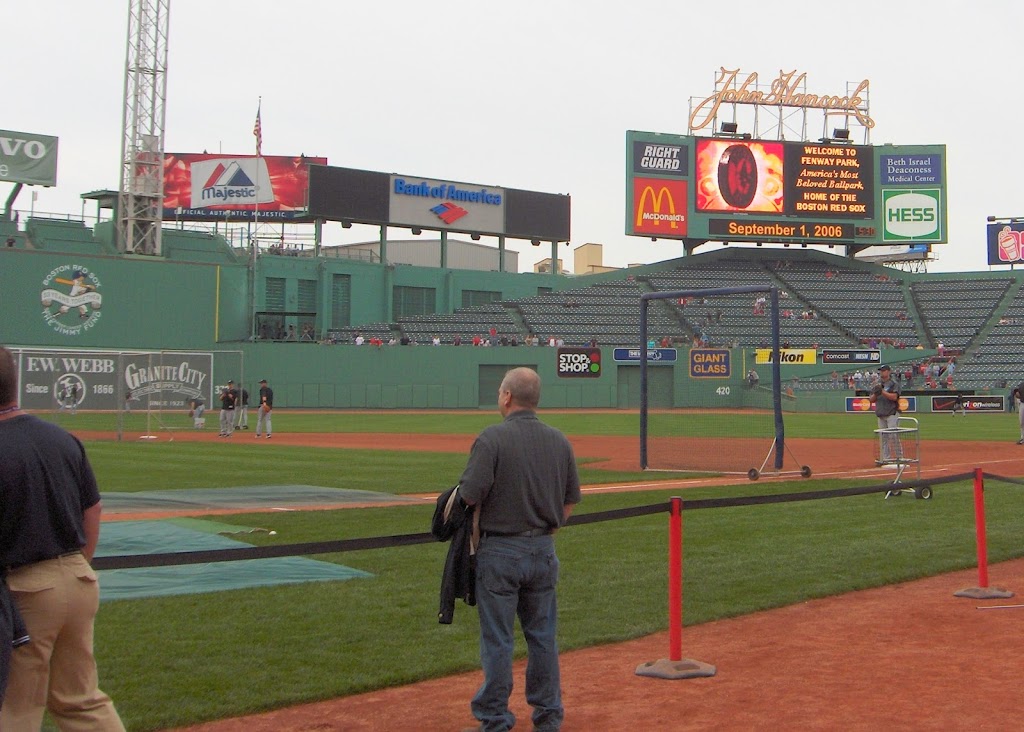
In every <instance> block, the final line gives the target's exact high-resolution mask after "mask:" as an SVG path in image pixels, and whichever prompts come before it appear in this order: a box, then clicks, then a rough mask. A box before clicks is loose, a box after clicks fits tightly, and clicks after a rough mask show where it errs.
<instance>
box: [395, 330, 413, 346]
mask: <svg viewBox="0 0 1024 732" xmlns="http://www.w3.org/2000/svg"><path fill="white" fill-rule="evenodd" d="M398 343H399V344H400V345H403V346H408V345H409V344H410V343H412V339H410V338H409V336H408V335H407V334H405V333H403V334H402V337H401V338H399V339H398Z"/></svg>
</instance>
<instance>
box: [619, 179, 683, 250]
mask: <svg viewBox="0 0 1024 732" xmlns="http://www.w3.org/2000/svg"><path fill="white" fill-rule="evenodd" d="M686 194H687V181H685V180H666V179H664V178H633V216H632V224H633V231H632V232H631V233H634V234H650V235H652V236H663V237H665V238H666V239H668V238H677V237H684V236H686Z"/></svg>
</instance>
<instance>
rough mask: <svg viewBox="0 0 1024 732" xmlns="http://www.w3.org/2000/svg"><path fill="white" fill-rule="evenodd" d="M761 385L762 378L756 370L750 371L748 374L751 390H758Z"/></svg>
mask: <svg viewBox="0 0 1024 732" xmlns="http://www.w3.org/2000/svg"><path fill="white" fill-rule="evenodd" d="M760 383H761V377H760V376H759V375H758V373H757V372H756V371H754V369H750V370H749V371H748V372H747V386H748V387H749V388H751V389H756V388H757V385H758V384H760Z"/></svg>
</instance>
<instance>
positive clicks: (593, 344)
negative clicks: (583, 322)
mask: <svg viewBox="0 0 1024 732" xmlns="http://www.w3.org/2000/svg"><path fill="white" fill-rule="evenodd" d="M589 345H590V347H591V348H597V337H596V336H594V337H591V339H590V343H589Z"/></svg>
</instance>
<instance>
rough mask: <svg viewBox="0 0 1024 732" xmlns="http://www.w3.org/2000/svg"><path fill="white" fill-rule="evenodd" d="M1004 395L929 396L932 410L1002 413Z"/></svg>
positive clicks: (1004, 402) (1003, 410)
mask: <svg viewBox="0 0 1024 732" xmlns="http://www.w3.org/2000/svg"><path fill="white" fill-rule="evenodd" d="M1005 400H1006V397H1004V396H1003V395H1001V394H985V395H982V396H977V395H962V394H943V395H941V396H933V397H931V401H932V411H933V412H953V413H956V412H963V413H965V414H966V413H967V412H973V413H979V412H988V413H989V414H1002V413H1003V412H1005V411H1006V401H1005Z"/></svg>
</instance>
